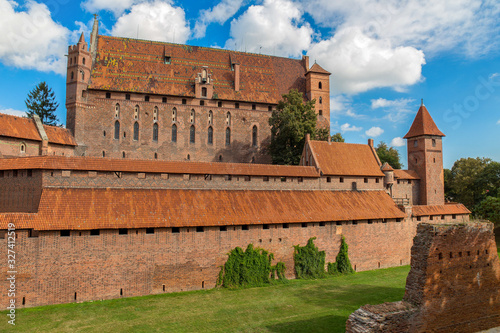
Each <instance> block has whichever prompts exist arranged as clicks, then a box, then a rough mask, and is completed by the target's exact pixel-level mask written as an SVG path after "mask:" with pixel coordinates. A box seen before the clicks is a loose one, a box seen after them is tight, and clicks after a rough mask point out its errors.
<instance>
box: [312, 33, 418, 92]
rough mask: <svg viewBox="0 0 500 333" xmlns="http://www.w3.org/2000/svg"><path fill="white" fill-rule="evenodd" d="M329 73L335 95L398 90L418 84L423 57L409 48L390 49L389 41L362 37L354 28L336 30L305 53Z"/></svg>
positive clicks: (362, 34) (391, 47) (363, 35)
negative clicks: (383, 89) (390, 89)
mask: <svg viewBox="0 0 500 333" xmlns="http://www.w3.org/2000/svg"><path fill="white" fill-rule="evenodd" d="M307 54H308V55H309V56H310V57H311V59H315V60H317V62H318V63H320V64H321V66H322V67H324V68H325V69H327V70H328V71H330V72H331V73H332V77H333V78H335V79H334V80H331V83H330V84H331V86H332V88H333V91H335V92H336V93H349V94H353V93H360V92H364V91H368V90H370V89H374V88H381V87H394V88H401V87H405V86H409V85H413V84H415V83H417V82H419V81H420V80H421V74H422V65H424V64H425V59H424V54H423V52H422V51H419V50H417V49H415V48H413V47H393V46H392V45H391V42H390V41H389V40H380V39H375V38H371V37H369V36H367V35H365V34H364V33H363V32H362V31H361V30H360V29H358V28H347V29H341V30H338V31H337V32H336V34H335V36H333V37H331V38H330V39H327V40H323V41H320V42H318V43H316V44H314V45H313V46H312V47H311V48H310V49H309V51H308V53H307Z"/></svg>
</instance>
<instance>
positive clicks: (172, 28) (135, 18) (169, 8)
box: [111, 0, 190, 44]
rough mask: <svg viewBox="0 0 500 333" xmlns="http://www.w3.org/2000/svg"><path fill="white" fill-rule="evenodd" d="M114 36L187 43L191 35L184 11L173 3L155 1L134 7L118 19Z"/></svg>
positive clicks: (113, 29) (114, 27) (112, 32)
mask: <svg viewBox="0 0 500 333" xmlns="http://www.w3.org/2000/svg"><path fill="white" fill-rule="evenodd" d="M111 34H112V35H113V36H120V37H130V38H139V39H148V40H156V41H163V42H175V43H181V44H182V43H185V42H186V41H187V39H188V38H189V35H190V29H189V26H188V25H187V22H186V19H185V14H184V10H183V9H182V8H180V7H174V6H173V5H172V4H171V1H158V0H156V1H153V2H144V3H139V4H136V5H133V6H132V8H131V9H130V12H129V13H126V14H123V15H122V16H120V17H119V18H118V20H117V21H116V24H115V25H114V26H113V28H112V29H111Z"/></svg>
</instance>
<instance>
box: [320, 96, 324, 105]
mask: <svg viewBox="0 0 500 333" xmlns="http://www.w3.org/2000/svg"><path fill="white" fill-rule="evenodd" d="M319 104H323V98H322V97H321V96H319Z"/></svg>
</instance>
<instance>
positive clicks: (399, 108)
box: [371, 98, 417, 122]
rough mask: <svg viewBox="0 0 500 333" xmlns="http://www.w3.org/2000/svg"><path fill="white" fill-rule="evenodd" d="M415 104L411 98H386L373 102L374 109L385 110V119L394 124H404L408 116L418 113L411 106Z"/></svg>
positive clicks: (373, 100)
mask: <svg viewBox="0 0 500 333" xmlns="http://www.w3.org/2000/svg"><path fill="white" fill-rule="evenodd" d="M413 102H415V100H414V99H411V98H398V99H395V100H388V99H385V98H378V99H372V100H371V103H372V104H371V107H372V109H379V108H381V109H383V110H384V112H385V113H386V115H385V117H384V118H385V119H387V120H389V121H392V122H402V121H404V120H405V119H406V118H407V116H408V115H410V114H413V113H416V111H417V110H416V109H415V110H413V109H412V107H411V104H412V103H413Z"/></svg>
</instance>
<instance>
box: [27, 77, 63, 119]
mask: <svg viewBox="0 0 500 333" xmlns="http://www.w3.org/2000/svg"><path fill="white" fill-rule="evenodd" d="M55 99H56V98H55V94H54V92H53V91H52V89H51V88H49V86H48V85H47V83H45V81H44V82H40V83H39V84H38V85H37V86H36V87H35V89H33V90H31V91H30V92H29V93H28V98H26V100H25V101H24V102H25V103H26V108H27V109H28V111H26V115H27V116H28V117H29V118H33V115H35V114H36V115H37V116H39V117H40V120H41V121H42V123H43V124H46V125H53V126H55V125H57V122H58V119H57V117H56V114H55V111H56V110H57V107H58V106H59V104H58V103H56V101H55Z"/></svg>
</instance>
